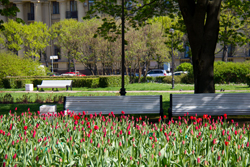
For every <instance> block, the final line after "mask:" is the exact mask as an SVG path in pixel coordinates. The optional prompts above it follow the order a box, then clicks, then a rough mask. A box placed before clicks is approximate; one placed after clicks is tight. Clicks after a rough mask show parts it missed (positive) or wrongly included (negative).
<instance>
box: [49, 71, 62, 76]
mask: <svg viewBox="0 0 250 167" xmlns="http://www.w3.org/2000/svg"><path fill="white" fill-rule="evenodd" d="M47 75H48V76H53V77H55V76H60V75H59V74H58V73H56V72H53V73H52V72H48V73H47Z"/></svg>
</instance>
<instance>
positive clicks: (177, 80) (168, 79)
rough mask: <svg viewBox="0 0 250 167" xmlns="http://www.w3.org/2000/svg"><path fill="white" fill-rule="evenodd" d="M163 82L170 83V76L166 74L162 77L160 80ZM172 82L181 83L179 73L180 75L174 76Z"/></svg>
mask: <svg viewBox="0 0 250 167" xmlns="http://www.w3.org/2000/svg"><path fill="white" fill-rule="evenodd" d="M162 81H163V83H169V84H171V83H172V76H166V77H164V79H163V80H162ZM174 83H177V84H179V83H181V75H180V76H174Z"/></svg>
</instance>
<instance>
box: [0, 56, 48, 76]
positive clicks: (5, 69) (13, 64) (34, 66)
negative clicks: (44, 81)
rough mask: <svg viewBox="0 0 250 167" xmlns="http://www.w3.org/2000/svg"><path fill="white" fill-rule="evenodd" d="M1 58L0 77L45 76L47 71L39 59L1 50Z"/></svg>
mask: <svg viewBox="0 0 250 167" xmlns="http://www.w3.org/2000/svg"><path fill="white" fill-rule="evenodd" d="M0 59H1V61H0V79H2V78H3V77H6V76H44V75H46V72H47V68H44V67H42V66H40V65H41V63H39V62H38V61H33V60H32V59H30V58H21V57H20V56H17V55H15V54H13V53H11V52H1V53H0Z"/></svg>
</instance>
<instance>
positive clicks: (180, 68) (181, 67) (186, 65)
mask: <svg viewBox="0 0 250 167" xmlns="http://www.w3.org/2000/svg"><path fill="white" fill-rule="evenodd" d="M175 71H188V72H192V71H193V65H192V64H191V63H181V64H180V65H179V66H177V67H176V69H175Z"/></svg>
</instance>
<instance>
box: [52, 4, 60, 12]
mask: <svg viewBox="0 0 250 167" xmlns="http://www.w3.org/2000/svg"><path fill="white" fill-rule="evenodd" d="M53 14H59V2H56V1H53Z"/></svg>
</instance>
